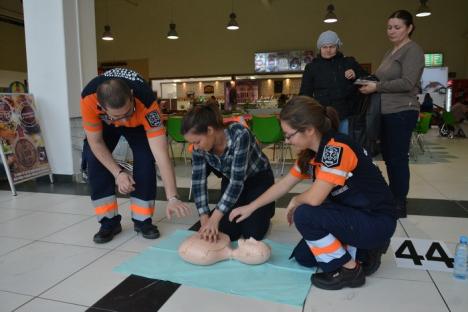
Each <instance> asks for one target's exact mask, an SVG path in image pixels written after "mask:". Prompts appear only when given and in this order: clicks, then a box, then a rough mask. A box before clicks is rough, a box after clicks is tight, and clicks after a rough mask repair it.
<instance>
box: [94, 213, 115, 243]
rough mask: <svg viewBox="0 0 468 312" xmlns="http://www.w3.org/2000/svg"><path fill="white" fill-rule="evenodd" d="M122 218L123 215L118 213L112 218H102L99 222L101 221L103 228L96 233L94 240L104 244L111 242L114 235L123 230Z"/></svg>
mask: <svg viewBox="0 0 468 312" xmlns="http://www.w3.org/2000/svg"><path fill="white" fill-rule="evenodd" d="M121 219H122V216H121V215H116V216H115V217H113V218H112V219H109V218H107V217H104V218H102V220H101V221H99V223H101V228H100V229H99V232H97V233H96V234H94V237H93V241H94V242H95V243H96V244H104V243H107V242H110V241H111V240H112V239H113V238H114V235H117V234H119V233H120V232H122V226H121V225H120V220H121Z"/></svg>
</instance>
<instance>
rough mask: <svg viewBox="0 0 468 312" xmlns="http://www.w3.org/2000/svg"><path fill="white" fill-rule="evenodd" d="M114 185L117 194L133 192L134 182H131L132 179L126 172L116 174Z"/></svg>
mask: <svg viewBox="0 0 468 312" xmlns="http://www.w3.org/2000/svg"><path fill="white" fill-rule="evenodd" d="M115 184H116V185H117V187H118V190H119V192H120V193H121V194H124V195H125V194H128V193H131V192H133V191H134V190H135V187H134V185H135V180H133V177H132V176H131V174H130V173H128V172H127V171H122V172H120V173H118V174H117V176H116V177H115Z"/></svg>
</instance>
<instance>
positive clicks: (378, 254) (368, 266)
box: [362, 240, 390, 276]
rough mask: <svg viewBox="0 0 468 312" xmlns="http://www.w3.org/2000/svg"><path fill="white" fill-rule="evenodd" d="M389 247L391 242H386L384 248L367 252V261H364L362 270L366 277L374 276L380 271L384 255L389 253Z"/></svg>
mask: <svg viewBox="0 0 468 312" xmlns="http://www.w3.org/2000/svg"><path fill="white" fill-rule="evenodd" d="M389 246H390V240H388V241H386V242H385V244H384V245H383V246H382V247H379V248H375V249H369V250H366V251H365V252H366V253H365V260H363V261H362V268H363V270H364V273H365V274H366V276H369V275H372V274H374V273H375V272H376V271H377V270H378V269H379V267H380V264H381V258H382V255H383V254H385V253H386V252H387V249H388V247H389Z"/></svg>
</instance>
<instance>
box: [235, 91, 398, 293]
mask: <svg viewBox="0 0 468 312" xmlns="http://www.w3.org/2000/svg"><path fill="white" fill-rule="evenodd" d="M280 120H281V127H282V128H283V131H284V136H285V138H286V140H287V141H289V143H290V144H292V145H294V146H295V147H296V148H297V149H298V150H300V151H301V152H300V154H299V159H298V160H297V162H296V165H295V166H294V167H292V168H291V170H290V172H289V174H288V175H287V176H285V177H284V178H283V179H281V180H280V181H279V182H277V183H275V185H273V186H272V187H270V188H269V189H268V191H266V192H265V193H263V194H262V195H261V196H259V197H258V198H256V199H255V200H254V201H253V202H251V203H250V204H248V205H246V206H243V207H239V208H236V209H234V210H233V211H232V212H231V214H230V220H232V221H236V220H237V222H243V220H244V219H246V218H249V216H250V215H251V214H252V215H253V214H255V213H256V212H257V209H259V207H262V206H264V205H266V204H268V203H270V202H272V201H274V200H276V199H278V198H279V197H281V196H283V195H284V194H286V193H288V192H289V191H290V190H291V189H292V188H293V187H294V186H295V185H296V184H297V183H299V182H300V181H301V180H302V179H313V182H312V185H311V186H310V188H309V189H308V190H306V191H304V192H303V193H301V194H299V195H297V196H294V197H293V198H292V199H291V201H290V202H289V205H288V207H287V210H286V215H287V219H288V222H289V224H292V223H294V224H295V225H296V228H297V230H298V231H299V233H300V234H301V236H302V240H301V241H300V242H299V244H298V245H297V246H296V248H295V249H294V252H293V254H292V257H294V258H295V259H296V260H297V262H298V263H299V264H301V265H303V266H307V267H313V266H318V267H319V268H320V269H322V271H323V272H321V273H315V274H314V275H312V283H313V284H314V285H315V286H316V287H319V288H322V289H341V288H343V287H359V286H362V285H363V284H364V283H365V276H366V275H370V274H372V273H374V272H375V271H376V270H377V269H378V268H379V266H380V257H381V254H382V252H383V251H384V250H385V248H386V246H387V245H388V244H389V243H390V238H391V237H392V235H393V233H394V231H395V227H396V218H395V203H394V201H393V196H392V193H391V192H390V189H389V187H388V185H387V184H386V183H385V180H384V178H383V177H382V174H381V173H380V171H379V169H378V168H377V167H376V166H375V165H374V164H373V163H372V159H371V157H370V156H369V155H367V153H366V152H365V150H364V149H363V148H362V147H361V146H359V145H358V144H357V143H355V142H353V141H352V140H351V139H350V138H349V137H348V136H347V135H344V134H341V133H337V132H336V130H337V128H338V116H337V113H336V111H335V110H334V109H333V108H331V107H323V106H322V105H320V104H319V103H317V101H315V100H314V99H313V98H310V97H307V96H296V97H294V98H293V99H292V100H290V101H289V102H288V103H287V104H286V106H285V107H284V108H283V110H282V111H281V114H280ZM247 220H248V219H247ZM356 251H357V253H358V256H357V259H356ZM359 260H362V265H361V263H360V262H359Z"/></svg>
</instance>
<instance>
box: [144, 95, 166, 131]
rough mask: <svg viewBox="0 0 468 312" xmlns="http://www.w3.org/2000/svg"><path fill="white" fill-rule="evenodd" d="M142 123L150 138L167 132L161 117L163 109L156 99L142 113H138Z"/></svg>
mask: <svg viewBox="0 0 468 312" xmlns="http://www.w3.org/2000/svg"><path fill="white" fill-rule="evenodd" d="M138 118H139V119H140V120H139V121H140V123H141V124H142V125H143V127H144V128H145V130H146V136H147V137H148V138H155V137H157V136H160V135H165V134H166V129H165V128H164V124H163V120H162V117H161V110H160V109H159V105H158V103H157V102H156V101H154V102H153V103H152V104H151V105H150V107H144V109H143V111H142V114H139V115H138Z"/></svg>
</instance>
